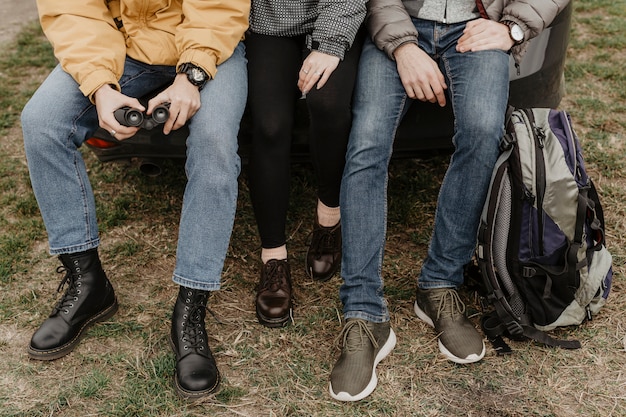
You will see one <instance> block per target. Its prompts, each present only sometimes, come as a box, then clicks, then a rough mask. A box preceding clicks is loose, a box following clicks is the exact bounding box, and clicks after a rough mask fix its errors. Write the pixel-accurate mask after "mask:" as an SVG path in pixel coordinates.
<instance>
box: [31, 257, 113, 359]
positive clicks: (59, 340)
mask: <svg viewBox="0 0 626 417" xmlns="http://www.w3.org/2000/svg"><path fill="white" fill-rule="evenodd" d="M59 260H60V261H61V263H62V264H63V266H60V267H58V268H57V272H59V273H62V272H65V277H63V280H62V281H61V283H60V284H59V287H58V289H57V291H58V292H61V291H62V290H63V288H64V287H66V289H65V293H64V294H63V297H61V299H60V300H59V302H58V303H57V304H56V306H55V307H54V309H53V310H52V313H50V316H49V317H48V319H47V320H46V321H44V322H43V324H42V325H41V327H40V328H39V329H38V330H37V331H36V332H35V334H34V335H33V337H32V339H31V341H30V345H29V346H28V355H29V356H30V357H31V358H33V359H39V360H53V359H58V358H60V357H62V356H65V355H67V354H68V353H70V352H71V351H72V350H73V349H74V348H75V347H76V345H77V344H78V342H79V341H80V339H81V338H82V337H83V336H84V334H85V331H86V330H87V329H88V328H89V327H90V326H92V325H93V324H94V323H96V322H99V321H103V320H107V319H108V318H110V317H111V316H113V315H114V314H115V312H116V311H117V308H118V304H117V299H116V298H115V292H114V291H113V287H112V286H111V283H110V282H109V280H108V279H107V277H106V274H105V273H104V270H103V269H102V265H101V264H100V258H99V257H98V250H97V249H92V250H89V251H87V252H80V253H74V254H67V255H59Z"/></svg>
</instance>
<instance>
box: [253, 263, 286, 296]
mask: <svg viewBox="0 0 626 417" xmlns="http://www.w3.org/2000/svg"><path fill="white" fill-rule="evenodd" d="M263 268H264V269H265V271H264V272H265V273H264V274H263V277H264V279H263V282H261V283H260V289H266V290H270V291H277V290H278V289H280V288H281V286H282V283H283V279H284V278H285V276H286V275H287V271H286V268H287V266H286V265H285V262H281V261H274V262H272V261H270V262H268V263H266V264H265V265H263Z"/></svg>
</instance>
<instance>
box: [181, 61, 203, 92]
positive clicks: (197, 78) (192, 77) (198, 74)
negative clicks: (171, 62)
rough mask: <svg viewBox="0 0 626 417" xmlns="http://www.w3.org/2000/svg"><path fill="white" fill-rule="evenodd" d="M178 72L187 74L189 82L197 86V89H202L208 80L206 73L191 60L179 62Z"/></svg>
mask: <svg viewBox="0 0 626 417" xmlns="http://www.w3.org/2000/svg"><path fill="white" fill-rule="evenodd" d="M178 73H179V74H187V79H188V80H189V82H190V83H191V84H193V85H195V86H196V87H198V90H202V89H203V88H204V86H205V84H206V82H207V81H208V80H209V76H208V74H207V73H206V72H205V71H204V70H203V69H202V68H200V67H199V66H197V65H194V64H192V63H191V62H185V63H184V64H181V65H180V67H178Z"/></svg>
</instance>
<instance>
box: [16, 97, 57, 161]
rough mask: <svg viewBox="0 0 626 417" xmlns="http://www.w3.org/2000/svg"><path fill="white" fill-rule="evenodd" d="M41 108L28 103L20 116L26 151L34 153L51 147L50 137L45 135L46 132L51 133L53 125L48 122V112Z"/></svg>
mask: <svg viewBox="0 0 626 417" xmlns="http://www.w3.org/2000/svg"><path fill="white" fill-rule="evenodd" d="M38 107H39V106H37V105H35V104H32V102H28V103H27V104H26V106H25V107H24V109H23V110H22V113H21V116H20V122H21V124H22V131H23V136H24V147H25V148H26V150H27V151H28V150H31V151H34V150H36V149H39V148H44V147H46V148H47V147H49V145H51V143H50V139H49V137H50V135H45V134H44V132H49V128H50V126H52V125H53V124H51V123H50V122H51V121H50V120H48V118H47V115H48V112H46V111H42V110H41V109H40V108H38Z"/></svg>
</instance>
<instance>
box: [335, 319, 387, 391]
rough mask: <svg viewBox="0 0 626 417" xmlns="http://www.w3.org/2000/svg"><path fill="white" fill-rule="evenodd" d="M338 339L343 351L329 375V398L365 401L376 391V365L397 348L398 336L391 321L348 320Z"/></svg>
mask: <svg viewBox="0 0 626 417" xmlns="http://www.w3.org/2000/svg"><path fill="white" fill-rule="evenodd" d="M338 340H341V341H342V344H343V349H342V351H341V356H339V359H338V360H337V362H336V363H335V366H334V367H333V370H332V372H331V374H330V384H329V391H330V396H331V397H333V398H334V399H336V400H339V401H358V400H362V399H363V398H365V397H367V396H368V395H370V394H371V393H372V392H373V391H374V389H375V388H376V385H377V384H378V377H377V376H376V366H377V365H378V363H379V362H380V361H382V360H383V359H384V358H385V357H386V356H387V355H389V353H390V352H391V351H392V350H393V348H394V347H395V345H396V335H395V333H394V332H393V330H392V329H391V327H390V325H389V322H385V323H373V322H370V321H365V320H361V319H348V321H347V323H346V325H345V326H344V328H343V330H342V331H341V333H340V334H339V337H338Z"/></svg>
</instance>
